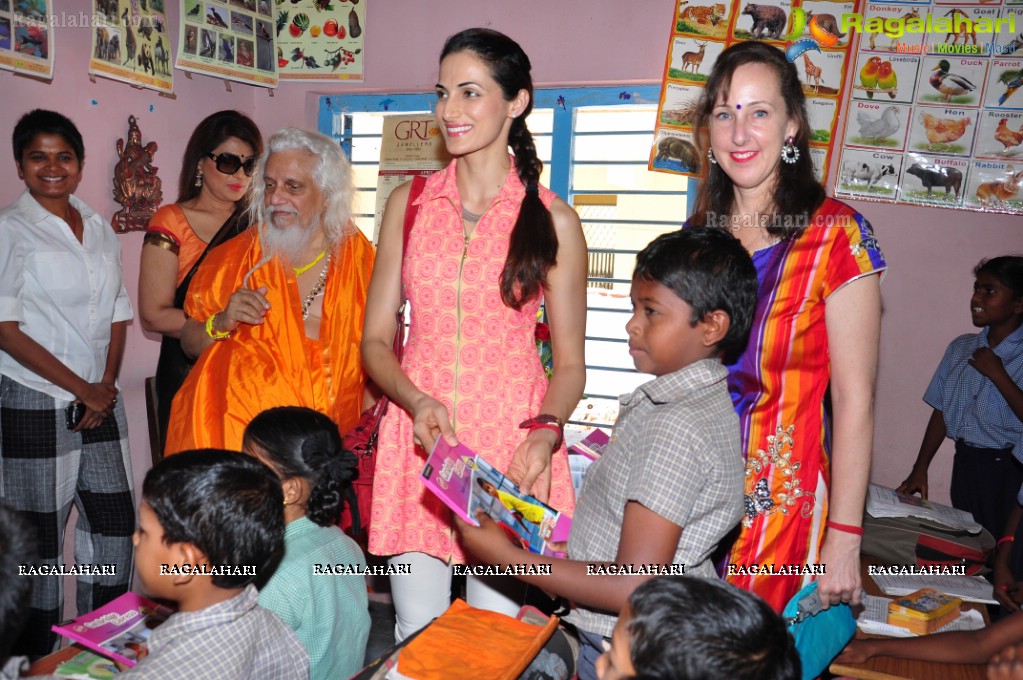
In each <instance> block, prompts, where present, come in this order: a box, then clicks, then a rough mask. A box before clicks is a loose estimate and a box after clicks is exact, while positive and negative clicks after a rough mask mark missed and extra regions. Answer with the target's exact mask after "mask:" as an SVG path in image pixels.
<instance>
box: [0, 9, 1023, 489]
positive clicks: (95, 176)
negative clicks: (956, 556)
mask: <svg viewBox="0 0 1023 680" xmlns="http://www.w3.org/2000/svg"><path fill="white" fill-rule="evenodd" d="M337 1H339V0H337ZM167 4H168V11H169V13H170V16H169V24H170V32H171V38H172V44H174V45H175V50H176V45H177V12H178V6H177V4H176V3H174V2H168V3H167ZM366 5H367V12H368V16H367V20H366V45H365V50H364V54H365V55H366V57H367V64H368V65H367V70H366V80H365V82H364V83H356V84H340V85H329V86H328V85H323V84H310V85H296V84H291V83H284V84H282V85H281V87H280V88H279V89H278V90H277V91H276V92H275V93H274V96H273V97H271V96H269V94H268V92H267V91H266V90H264V89H261V88H254V87H249V86H245V85H239V84H232V86H231V88H232V90H233V91H232V92H228V91H227V90H226V88H225V86H224V83H223V82H222V81H220V80H217V79H212V78H207V77H205V76H195V77H194V78H192V79H188V78H186V77H185V75H184V74H183V73H182V72H175V90H176V93H177V99H174V100H172V99H168V98H165V97H160V96H158V95H157V94H156V93H154V92H150V91H148V90H135V89H133V88H131V87H129V86H127V85H124V84H121V83H116V82H113V81H109V80H104V79H102V78H101V79H97V81H96V82H95V83H91V82H89V79H88V77H87V75H86V62H87V61H88V57H89V50H90V42H89V41H90V35H89V31H88V30H87V29H82V28H57V29H55V39H56V42H57V49H56V54H57V64H56V76H55V78H54V80H53V82H52V83H44V82H39V81H35V80H31V79H28V78H23V77H19V76H14V75H12V74H10V73H7V72H0V92H2V93H3V94H2V95H0V97H2V102H3V106H2V107H0V131H2V133H3V135H4V139H6V138H7V137H6V135H9V133H10V130H11V129H12V128H13V126H14V123H15V121H16V120H17V117H18V116H19V115H20V114H21V113H22V112H24V111H26V110H28V109H29V108H32V107H46V108H53V109H56V110H59V111H62V112H63V113H65V114H67V115H69V116H70V117H71V118H72V119H73V120H74V121H75V122H76V123H77V124H78V125H79V127H80V128H81V129H82V131H83V134H84V135H85V138H86V148H87V155H88V157H87V163H86V171H85V179H84V180H83V182H82V185H81V187H80V189H79V192H78V193H79V195H80V196H81V197H82V198H84V199H85V200H86V201H88V202H89V203H90V204H92V205H93V206H94V207H96V208H97V209H99V210H100V211H101V212H103V213H104V214H106V215H108V216H109V215H111V214H112V213H113V212H114V211H115V210H116V208H117V206H116V204H115V203H114V202H113V199H112V197H111V194H110V191H111V190H110V177H111V176H112V173H113V167H114V164H115V162H116V160H117V158H116V153H115V151H114V144H115V142H116V140H117V139H118V138H119V137H123V136H124V135H125V134H126V131H127V116H128V114H129V113H133V114H134V115H136V116H137V117H138V119H139V122H140V125H141V128H142V132H143V136H144V138H145V139H146V140H150V139H155V140H156V141H158V142H159V144H160V151H159V152H158V154H157V165H159V166H160V168H161V176H162V177H163V180H164V191H165V196H166V198H167V200H173V197H174V195H175V193H176V186H175V185H176V180H175V177H176V175H177V172H178V170H179V169H180V157H181V154H182V152H183V150H184V144H185V141H186V140H187V136H188V134H189V133H190V132H191V130H192V127H193V126H194V124H195V123H196V122H198V121H199V120H200V119H201V118H202V117H203V116H205V115H206V114H208V113H210V112H213V111H216V110H219V109H223V108H236V109H238V110H241V111H243V112H246V113H249V114H250V115H252V116H253V118H254V119H255V120H256V122H257V123H259V125H260V127H261V128H262V130H263V132H264V134H268V133H271V132H273V131H274V130H276V129H278V128H280V127H283V126H286V125H296V126H305V127H310V128H312V127H315V125H316V107H317V98H318V97H319V96H320V95H321V94H331V95H335V96H337V95H343V94H344V93H346V92H347V93H356V92H403V91H406V92H407V91H427V90H429V89H430V88H431V87H432V85H433V83H434V82H435V78H436V57H437V52H438V51H439V49H440V46H441V44H442V42H443V40H444V38H445V37H446V36H447V35H449V34H451V33H453V32H455V31H457V30H460V29H461V28H465V27H468V26H473V25H488V26H492V27H494V28H497V29H499V30H502V31H504V32H506V33H508V34H510V35H512V36H513V37H515V38H516V39H517V40H519V42H520V43H521V44H522V45H523V46H524V48H525V49H526V51H527V53H528V54H529V55H530V57H531V58H532V61H533V64H534V77H535V79H536V81H537V84H538V85H541V86H542V85H562V84H579V85H582V84H597V83H612V84H618V83H625V82H628V83H655V82H659V81H660V77H661V70H662V68H663V63H664V54H665V49H666V46H667V38H668V28H669V23H668V22H669V21H670V19H671V15H672V11H673V7H674V0H656V1H655V0H642V1H641V2H637V3H632V4H631V5H630V4H628V3H626V4H623V3H622V2H621V1H620V0H588V1H586V2H583V1H582V0H576V1H575V2H557V3H550V2H541V0H520V1H519V2H516V3H508V2H504V1H503V0H489V1H485V2H484V1H480V0H447V1H446V2H444V3H423V2H417V3H410V2H406V1H403V0H366ZM58 8H59V9H61V10H63V11H66V12H73V13H77V12H79V11H88V8H89V3H88V2H87V0H61V3H60V4H59V5H58ZM0 153H3V152H2V150H0ZM7 153H9V152H7ZM8 158H9V157H8ZM21 188H22V185H21V183H20V181H18V179H17V175H16V173H15V169H14V165H13V163H11V162H10V161H8V162H6V163H2V164H0V205H6V204H7V203H10V202H11V201H13V200H14V199H15V198H16V197H17V196H18V194H19V193H20V191H21ZM854 205H855V207H856V208H857V209H859V210H861V211H862V212H863V213H864V214H865V215H866V216H867V217H868V218H869V219H870V220H871V222H872V223H873V224H874V227H875V229H876V231H877V235H878V238H879V239H880V241H881V244H882V246H883V248H884V251H885V254H886V256H887V257H888V261H889V263H890V265H891V271H890V272H889V274H888V276H887V278H886V280H885V282H884V285H883V295H884V305H885V311H884V325H883V336H882V348H881V368H880V376H879V380H878V389H877V432H876V435H875V456H874V468H873V478H874V480H875V481H878V482H881V483H885V484H889V485H895V484H897V483H898V482H899V481H901V479H902V478H903V477H904V476H905V474H906V473H907V472H908V470H909V467H910V465H911V464H912V460H913V458H914V456H915V454H916V449H917V447H918V446H919V441H920V437H921V436H922V433H923V428H924V425H925V424H926V420H927V417H928V408H927V407H926V406H925V405H924V404H923V402H922V401H921V400H920V397H921V395H922V394H923V391H924V388H925V387H926V385H927V382H928V380H929V379H930V375H931V373H932V371H933V370H934V367H935V366H936V365H937V362H938V360H939V359H940V357H941V354H942V351H943V350H944V348H945V346H946V344H947V343H948V342H949V341H950V340H951V339H952V338H953V337H955V336H956V335H958V334H960V333H963V332H969V331H970V330H971V327H970V324H969V317H968V311H967V305H968V298H969V291H970V286H971V283H972V279H971V274H970V270H971V268H972V267H973V265H974V264H975V263H976V262H977V260H979V259H980V258H981V257H984V256H990V255H997V254H1004V253H1009V252H1020V251H1023V247H1021V246H1020V243H1021V242H1023V241H1021V238H1020V237H1021V235H1023V219H1020V218H1019V217H1009V216H1004V215H981V214H978V213H972V212H962V211H951V210H939V209H927V208H909V207H904V206H891V205H884V204H877V203H868V202H862V201H861V202H855V204H854ZM141 242H142V239H141V237H140V235H138V234H133V235H129V236H124V237H122V244H123V249H122V252H123V258H124V270H125V280H126V284H127V286H128V289H129V292H130V293H131V295H132V297H133V299H134V297H135V292H136V288H137V285H138V253H139V249H140V247H141ZM158 348H159V345H158V343H157V342H156V340H155V338H152V337H148V336H147V335H146V334H144V333H142V331H141V329H140V327H139V325H138V324H137V323H136V324H135V325H134V326H133V327H132V329H131V332H130V336H129V344H128V350H127V356H126V359H125V366H124V369H123V371H122V377H121V384H122V389H123V391H124V393H125V398H126V403H127V406H128V415H129V423H130V428H131V444H132V451H133V458H134V460H135V465H136V470H135V473H136V478H137V479H138V480H141V477H142V475H143V474H144V472H145V470H146V468H147V467H148V464H147V461H148V460H149V452H148V436H147V430H146V418H145V401H144V398H143V395H142V391H141V390H142V381H143V380H144V379H145V377H146V376H148V375H150V374H151V373H152V372H153V369H154V366H155V363H156V356H157V353H158ZM949 450H950V447H948V446H947V445H946V447H945V448H943V450H942V452H941V453H939V457H938V459H937V460H936V461H935V464H934V466H933V474H932V475H931V478H932V489H933V491H932V496H933V497H934V498H936V499H939V500H947V498H948V492H947V488H948V476H949V474H950V470H951V456H950V455H949V454H948V451H949Z"/></svg>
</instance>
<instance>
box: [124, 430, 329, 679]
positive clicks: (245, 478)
mask: <svg viewBox="0 0 1023 680" xmlns="http://www.w3.org/2000/svg"><path fill="white" fill-rule="evenodd" d="M283 507H284V494H283V492H282V491H281V483H280V480H278V479H277V476H276V475H275V474H274V473H273V471H272V470H270V469H269V468H268V467H266V466H265V465H263V464H262V463H260V462H259V461H257V460H255V459H254V458H251V457H250V456H246V455H244V454H241V453H234V452H230V451H219V450H216V449H202V450H198V451H186V452H184V453H179V454H178V455H176V456H171V457H170V458H165V459H164V460H162V461H160V462H159V463H158V464H157V465H156V466H154V467H153V469H152V470H150V471H149V472H148V473H147V474H146V479H145V482H143V486H142V503H141V504H140V505H139V524H138V530H137V531H136V532H135V539H134V540H135V564H136V566H137V568H138V575H139V581H140V582H141V584H142V589H143V590H144V591H145V592H146V593H147V594H148V595H150V596H152V597H156V598H160V599H164V600H170V601H171V602H175V603H177V605H178V612H177V613H176V614H174V615H173V616H171V617H170V618H169V619H167V621H165V622H164V623H163V624H162V625H161V626H160V627H158V628H156V629H155V630H153V632H152V634H151V635H150V637H149V654H148V656H146V658H145V659H143V660H142V661H140V662H139V664H138V665H137V666H135V667H134V668H132V669H130V670H128V671H127V672H125V673H123V674H122V675H121V676H119V677H125V678H127V677H140V678H147V679H153V678H168V679H170V678H225V679H227V678H231V679H232V680H240V679H242V678H251V679H252V680H264V679H265V678H274V679H275V680H289V679H291V678H296V679H304V678H308V677H309V657H308V655H307V654H306V652H305V650H304V649H303V648H302V643H301V642H299V641H298V638H297V637H296V636H295V633H294V632H293V631H292V630H291V629H290V628H288V627H287V626H285V625H284V624H283V623H281V620H280V619H278V618H277V616H276V615H274V614H273V613H271V612H269V611H267V610H266V609H263V608H262V607H260V606H259V603H258V602H257V599H258V598H259V593H258V592H256V588H255V586H253V585H252V584H251V582H252V581H253V580H254V579H255V578H256V576H258V574H259V572H260V571H263V570H265V569H266V568H267V567H268V566H269V565H270V564H271V563H272V562H273V561H274V560H275V559H276V558H277V557H278V556H279V554H280V552H281V550H282V549H283V547H284V513H283V511H282V509H283ZM165 565H166V566H167V567H168V571H170V572H172V573H169V574H163V573H161V567H162V566H165ZM175 566H176V567H177V569H174V567H175ZM203 566H207V569H208V568H210V567H212V568H217V569H225V570H229V571H228V573H226V574H225V573H219V574H217V575H214V576H208V575H197V574H193V573H187V570H189V569H190V568H192V567H203ZM234 571H238V572H247V573H242V574H240V575H239V574H237V573H231V572H234ZM253 571H254V572H255V573H251V572H253ZM174 572H177V573H174Z"/></svg>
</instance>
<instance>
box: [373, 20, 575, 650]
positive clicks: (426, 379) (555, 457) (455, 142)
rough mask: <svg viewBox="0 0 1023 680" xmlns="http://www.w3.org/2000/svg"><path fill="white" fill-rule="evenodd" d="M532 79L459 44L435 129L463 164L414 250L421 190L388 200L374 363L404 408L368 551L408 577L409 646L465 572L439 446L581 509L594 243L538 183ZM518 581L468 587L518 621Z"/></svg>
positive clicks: (397, 411) (515, 63)
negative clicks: (539, 327)
mask: <svg viewBox="0 0 1023 680" xmlns="http://www.w3.org/2000/svg"><path fill="white" fill-rule="evenodd" d="M529 70H530V65H529V59H528V57H527V56H526V55H525V53H523V51H522V49H521V48H520V47H519V46H518V45H517V44H516V43H515V42H514V41H513V40H511V39H510V38H508V37H507V36H504V35H502V34H500V33H498V32H496V31H491V30H488V29H469V30H466V31H463V32H461V33H459V34H457V35H455V36H452V37H451V38H449V39H448V41H447V43H446V44H445V46H444V50H443V52H442V54H441V65H440V76H439V79H438V83H437V109H436V116H437V121H438V123H439V124H440V126H441V130H442V132H443V134H444V140H445V143H446V144H447V148H448V150H449V151H450V152H451V154H452V155H453V156H454V157H455V160H454V161H453V162H452V163H451V165H449V166H448V167H447V168H446V169H445V170H442V171H440V172H438V173H436V174H434V175H432V176H431V177H430V178H429V179H428V180H427V182H426V185H425V187H424V189H423V192H422V194H421V195H420V196H419V197H418V198H415V199H413V207H414V208H415V207H417V208H418V214H417V216H416V220H415V223H414V225H413V227H412V229H411V232H410V234H409V238H408V244H407V252H405V253H404V254H403V253H402V231H403V230H402V224H403V221H404V216H405V212H406V206H407V203H408V201H409V185H404V186H401V187H399V188H398V189H396V190H395V191H394V193H393V194H392V195H391V197H390V198H389V200H388V204H387V210H386V212H385V214H384V221H383V226H382V227H381V235H380V247H379V251H378V254H377V261H376V266H375V269H374V272H373V279H372V281H371V283H370V291H369V303H368V307H367V310H366V322H365V330H364V333H363V340H362V357H363V363H364V365H365V367H366V370H367V372H368V373H369V375H370V376H371V377H372V379H373V381H374V382H375V383H376V384H377V385H379V386H380V388H381V389H382V390H383V391H384V392H386V393H387V395H388V396H389V397H390V398H391V399H392V400H393V401H394V402H395V406H392V407H391V408H390V409H389V410H388V412H387V415H386V416H385V418H384V421H383V424H382V426H381V431H380V445H379V455H378V459H377V467H376V475H375V479H374V486H373V510H372V515H371V518H370V531H369V550H370V552H372V553H375V554H378V555H388V556H392V558H391V559H392V563H398V564H411V565H412V567H411V572H412V573H411V574H409V575H400V576H392V577H391V588H392V593H393V595H394V602H395V609H396V612H397V624H396V626H395V635H396V637H397V639H399V640H401V639H403V638H404V637H406V636H407V635H408V634H410V633H412V632H414V631H416V630H418V629H419V628H421V627H422V626H423V625H425V624H426V623H428V622H429V621H430V620H431V619H432V618H434V617H435V616H437V615H439V614H441V613H442V612H443V611H444V610H445V609H446V608H447V606H448V604H449V603H450V577H451V568H450V565H451V564H453V563H464V561H465V558H464V555H463V552H462V548H461V546H460V545H459V544H458V542H457V539H456V537H455V536H454V534H453V528H452V525H451V513H450V511H449V510H447V509H446V508H445V506H444V505H443V504H442V503H441V502H440V501H438V500H437V499H436V498H435V497H434V496H433V495H432V494H430V492H428V491H426V490H425V489H424V487H423V486H422V484H421V483H420V481H419V474H420V472H421V471H422V468H423V464H424V462H425V457H426V451H427V450H429V449H431V448H432V447H433V444H434V442H435V441H436V439H437V437H441V436H443V437H445V438H446V439H447V440H448V441H449V442H450V443H452V444H454V443H455V442H456V441H457V442H461V443H463V444H465V445H467V446H468V447H469V448H471V449H473V450H474V451H476V452H477V453H480V454H482V455H483V456H484V457H485V458H486V459H487V460H488V461H489V462H491V463H492V464H493V465H494V466H495V467H497V468H498V469H500V470H502V471H503V472H505V473H506V474H508V476H509V477H511V478H512V479H513V480H514V481H515V482H517V483H519V484H520V485H521V486H522V488H524V489H526V490H528V491H531V492H532V493H533V494H534V495H536V496H537V497H539V498H541V499H543V500H547V501H548V502H549V503H550V504H551V505H552V506H553V507H555V508H557V509H559V510H562V511H565V512H568V513H571V512H572V511H573V509H574V504H575V503H574V498H573V494H572V482H571V477H570V475H569V471H568V458H567V455H566V452H565V448H564V446H563V444H562V437H561V429H562V427H563V425H564V421H565V419H566V418H567V417H568V416H569V415H570V414H571V412H572V410H573V409H574V407H575V405H576V403H577V402H578V400H579V397H580V396H581V394H582V388H583V383H584V381H585V367H584V363H583V334H584V326H585V316H586V299H585V294H586V245H585V242H584V239H583V235H582V229H581V227H580V225H579V218H578V217H577V216H576V214H575V212H574V211H573V210H572V209H571V208H570V207H569V206H568V205H567V204H566V203H565V202H564V201H562V200H561V199H559V198H558V197H556V196H555V195H554V194H553V193H552V192H551V191H549V190H548V189H547V188H545V187H542V186H540V185H539V183H538V180H539V175H540V169H541V167H542V164H541V163H540V161H539V160H538V159H537V157H536V150H535V148H534V146H533V139H532V136H531V135H530V133H529V130H528V129H527V128H526V124H525V118H526V116H527V115H528V114H529V111H530V110H531V109H532V92H533V88H532V81H531V79H530V75H529ZM509 146H511V148H512V150H513V151H514V156H509V155H508V147H509ZM403 255H404V257H403ZM402 290H404V291H405V294H406V295H407V296H408V299H409V302H410V304H411V310H412V311H411V323H410V326H409V335H408V340H407V342H406V345H405V356H404V358H403V360H402V364H401V365H399V364H398V362H397V360H396V359H395V356H394V354H393V353H392V351H391V342H392V338H393V337H394V333H395V330H396V328H395V326H396V324H395V317H394V313H395V310H396V309H397V308H398V306H399V303H400V300H401V292H402ZM541 298H542V299H543V301H544V303H545V305H546V309H547V312H548V315H549V318H550V322H551V341H552V346H553V350H554V371H553V375H552V378H551V381H550V383H549V384H548V382H547V379H546V377H545V375H544V370H543V367H542V366H541V364H540V359H539V356H538V353H537V347H536V341H535V339H534V331H535V327H536V318H537V310H538V308H539V305H540V301H541ZM495 581H496V582H495ZM512 581H513V579H491V580H489V581H488V582H486V583H484V582H483V579H475V578H473V577H470V580H469V584H468V597H469V601H470V603H471V604H474V605H475V606H482V607H485V608H488V609H494V610H497V611H504V612H506V613H515V611H517V609H518V604H520V603H517V602H516V601H515V594H514V593H512V592H510V591H509V588H506V587H505V586H509V587H511V582H512Z"/></svg>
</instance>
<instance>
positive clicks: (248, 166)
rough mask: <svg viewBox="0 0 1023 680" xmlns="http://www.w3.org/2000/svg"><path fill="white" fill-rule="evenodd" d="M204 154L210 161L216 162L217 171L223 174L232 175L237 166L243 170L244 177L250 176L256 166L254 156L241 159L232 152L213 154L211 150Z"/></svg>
mask: <svg viewBox="0 0 1023 680" xmlns="http://www.w3.org/2000/svg"><path fill="white" fill-rule="evenodd" d="M206 155H207V156H208V157H209V159H210V160H211V161H213V162H214V163H216V164H217V172H222V173H224V174H225V175H233V174H234V173H236V172H238V168H241V169H243V170H244V171H245V176H246V177H252V171H253V170H254V169H255V167H256V157H255V156H253V157H252V158H249V159H248V160H246V161H243V160H242V159H241V158H239V157H238V156H235V155H234V154H233V153H222V154H220V155H219V156H215V155H213V153H212V152H210V153H208V154H206Z"/></svg>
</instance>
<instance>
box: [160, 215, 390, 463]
mask: <svg viewBox="0 0 1023 680" xmlns="http://www.w3.org/2000/svg"><path fill="white" fill-rule="evenodd" d="M261 254H262V249H261V248H260V244H259V240H258V233H257V231H256V230H255V229H253V230H250V231H249V232H247V233H244V234H242V235H240V236H238V237H237V238H235V239H232V240H231V241H229V242H228V243H225V244H224V245H222V246H220V247H219V248H216V249H214V250H212V251H211V252H210V254H209V255H208V256H207V258H206V260H205V261H204V262H203V264H202V266H201V267H200V268H199V271H198V272H197V273H196V275H195V278H194V279H193V280H192V285H191V286H189V292H188V299H187V300H186V302H185V313H186V314H187V315H188V316H189V318H192V319H195V320H198V321H202V322H205V320H206V319H207V318H209V316H210V315H211V314H214V313H216V312H220V311H222V310H223V309H224V307H226V306H227V302H228V299H229V298H230V297H231V294H232V293H234V291H235V290H237V289H238V288H239V287H241V285H242V280H243V279H244V277H245V273H246V272H248V271H249V269H250V268H251V267H252V266H253V265H254V264H255V263H256V262H258V261H259V259H260V256H261ZM373 255H374V251H373V246H372V245H370V243H369V241H367V240H366V238H365V237H364V236H363V235H362V233H361V232H359V231H358V230H356V231H355V232H354V233H353V234H351V235H350V236H348V237H347V238H346V239H345V241H344V242H343V243H342V244H341V245H340V246H338V248H337V250H336V251H335V252H334V255H333V257H332V260H331V263H330V269H329V270H328V273H327V285H326V288H325V290H324V299H323V319H322V321H321V324H320V339H319V340H311V339H309V338H307V337H306V335H305V324H304V322H303V320H302V304H301V300H300V299H299V294H298V285H297V283H296V282H295V276H294V272H293V271H292V269H291V268H290V267H286V266H284V265H283V264H282V263H281V262H280V260H279V259H277V258H274V259H273V260H271V261H270V262H268V263H266V264H264V265H262V266H261V267H260V268H259V269H257V270H256V271H255V272H253V274H252V277H251V278H250V279H249V287H251V288H259V287H261V286H265V287H266V288H267V293H266V297H267V300H268V301H269V302H270V309H269V310H268V311H267V313H266V316H265V317H264V319H263V323H262V324H258V325H254V326H251V325H247V324H242V325H241V326H240V327H238V328H237V329H236V330H235V331H234V333H232V334H231V337H230V338H228V339H227V340H223V341H221V342H216V343H214V344H213V345H211V346H210V347H208V348H207V349H206V350H205V351H204V352H203V353H202V355H201V356H200V357H199V359H198V361H197V362H196V364H195V367H194V368H192V371H191V373H189V375H188V378H187V379H186V380H185V383H184V385H182V387H181V389H180V390H179V391H178V394H177V396H176V397H175V398H174V404H173V406H172V409H171V419H170V425H169V426H168V431H167V446H166V448H165V452H166V454H172V453H177V452H179V451H185V450H188V449H195V448H206V447H212V448H225V449H230V450H235V451H237V450H240V449H241V444H242V433H243V432H244V430H245V426H246V425H248V423H249V421H250V420H252V418H253V417H254V416H256V415H257V414H259V413H260V412H261V411H263V410H265V409H268V408H271V407H274V406H307V407H309V408H312V409H315V410H317V411H320V412H322V413H326V414H327V415H328V416H330V417H331V419H332V420H333V421H334V422H336V423H337V424H338V427H339V428H340V430H341V431H342V432H345V431H347V430H348V429H350V428H351V427H352V426H353V425H355V422H356V421H357V420H358V417H359V414H360V413H361V411H362V393H363V387H364V386H365V381H366V377H365V373H363V370H362V362H361V359H360V357H359V343H360V341H361V340H362V321H363V316H364V314H365V309H366V290H367V288H368V287H369V278H370V274H371V273H372V270H373Z"/></svg>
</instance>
